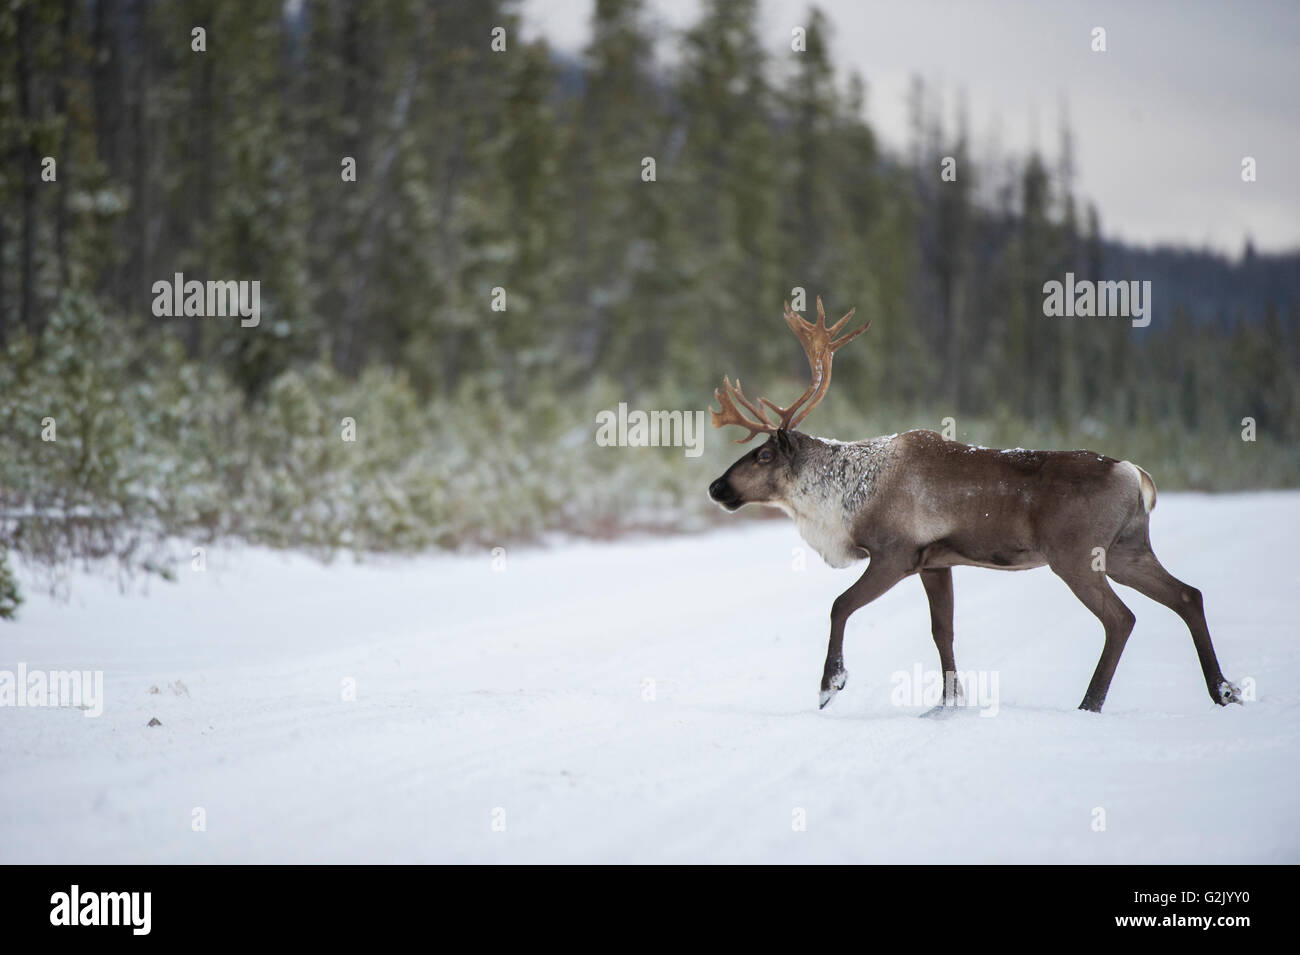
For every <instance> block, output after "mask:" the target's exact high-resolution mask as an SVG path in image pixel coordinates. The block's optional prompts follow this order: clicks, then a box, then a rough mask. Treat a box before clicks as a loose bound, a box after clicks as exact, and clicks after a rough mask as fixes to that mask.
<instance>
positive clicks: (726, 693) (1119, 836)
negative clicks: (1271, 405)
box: [0, 493, 1300, 863]
mask: <svg viewBox="0 0 1300 955" xmlns="http://www.w3.org/2000/svg"><path fill="white" fill-rule="evenodd" d="M739 524H740V522H738V525H739ZM1298 527H1300V493H1285V494H1255V495H1241V496H1227V497H1201V496H1190V495H1176V494H1162V495H1161V496H1160V503H1159V507H1158V508H1157V510H1156V512H1155V513H1154V515H1153V529H1152V536H1153V540H1154V544H1155V548H1156V551H1157V553H1158V554H1160V555H1161V557H1162V559H1163V560H1164V562H1165V564H1166V565H1167V566H1168V567H1169V568H1170V570H1171V571H1173V572H1174V573H1175V574H1176V575H1178V576H1179V577H1182V578H1183V579H1185V580H1187V581H1189V582H1191V583H1193V584H1195V585H1196V586H1198V587H1200V588H1201V589H1202V590H1203V591H1204V593H1205V601H1206V608H1207V613H1208V617H1209V621H1210V627H1211V631H1212V633H1213V636H1214V641H1215V646H1216V648H1217V650H1218V653H1219V658H1220V660H1221V661H1222V663H1223V668H1224V671H1225V673H1227V675H1228V676H1229V677H1230V678H1232V679H1235V680H1237V681H1238V682H1240V681H1241V680H1242V679H1243V678H1246V677H1250V678H1253V679H1254V681H1255V685H1256V692H1257V694H1258V701H1257V702H1254V703H1251V704H1248V705H1246V706H1241V707H1233V708H1229V709H1220V708H1218V707H1215V706H1213V705H1212V704H1211V703H1210V701H1209V698H1208V696H1207V694H1206V692H1205V688H1204V685H1203V683H1202V681H1201V674H1200V670H1199V668H1198V666H1197V662H1196V655H1195V652H1194V651H1193V648H1192V642H1191V638H1190V637H1189V636H1188V634H1187V631H1186V629H1185V628H1184V627H1183V625H1182V623H1181V621H1179V620H1178V618H1177V617H1175V616H1174V614H1173V613H1171V612H1170V611H1168V610H1166V609H1165V608H1163V607H1161V606H1159V605H1157V604H1154V603H1151V602H1150V601H1148V600H1146V599H1145V598H1143V597H1141V596H1139V595H1138V594H1136V593H1134V592H1132V591H1129V590H1126V589H1122V588H1121V589H1120V594H1121V596H1122V598H1123V599H1124V600H1125V602H1126V603H1128V605H1129V606H1130V607H1131V608H1132V609H1133V610H1134V612H1135V613H1136V614H1137V617H1138V623H1137V627H1136V629H1135V630H1134V633H1133V636H1132V638H1131V639H1130V641H1129V644H1128V648H1127V650H1126V651H1125V654H1124V658H1123V659H1122V660H1121V662H1120V665H1119V670H1118V673H1117V675H1116V678H1115V682H1114V684H1113V685H1112V687H1111V692H1110V697H1109V699H1108V700H1107V703H1106V709H1105V712H1104V713H1103V714H1102V715H1101V716H1096V715H1092V714H1087V713H1081V712H1079V711H1077V710H1076V709H1075V707H1076V706H1077V705H1078V703H1079V700H1080V699H1081V698H1082V696H1083V691H1084V688H1085V687H1086V686H1087V683H1088V679H1089V677H1090V676H1091V674H1092V669H1093V666H1094V665H1095V664H1096V662H1097V656H1098V654H1099V652H1100V649H1101V627H1100V625H1099V624H1098V623H1097V622H1096V621H1095V620H1094V619H1093V618H1092V617H1091V616H1090V615H1089V614H1088V612H1087V611H1086V610H1085V609H1084V608H1083V607H1082V605H1080V604H1079V603H1078V602H1077V601H1075V600H1074V598H1073V597H1072V596H1071V595H1070V594H1069V592H1068V591H1067V590H1066V588H1065V585H1064V584H1062V583H1061V582H1060V581H1059V580H1058V579H1056V578H1055V577H1054V576H1052V574H1051V573H1050V572H1049V571H1047V570H1036V571H1030V572H1027V573H999V572H996V571H991V570H975V569H967V568H962V569H958V570H957V572H956V594H957V625H956V629H957V663H958V667H959V668H962V669H972V670H975V669H979V670H985V671H991V672H993V673H996V675H997V677H998V689H999V700H998V708H997V715H996V716H994V717H992V718H982V717H980V716H979V715H978V712H977V711H975V710H967V711H963V712H960V713H958V714H955V715H953V716H950V717H948V718H943V719H934V718H921V714H922V713H924V712H925V711H926V707H925V706H924V705H915V706H910V707H901V706H897V705H894V704H893V703H892V702H891V695H892V693H893V691H894V683H893V682H891V676H892V675H893V674H894V673H895V672H896V671H907V672H909V673H910V672H911V671H912V670H913V668H914V666H915V665H916V664H920V665H922V666H923V667H924V668H925V669H927V670H930V669H933V668H934V667H935V666H936V655H935V651H934V647H933V644H932V643H931V640H930V636H929V624H928V615H927V608H926V602H925V597H924V593H923V591H922V588H921V585H920V582H919V581H918V580H916V579H910V580H906V581H904V582H903V583H902V584H900V585H899V586H898V587H896V588H895V589H894V590H893V591H891V592H890V593H888V594H887V595H885V597H883V598H882V599H880V600H879V601H877V602H876V603H875V604H872V605H871V606H869V607H867V608H864V609H863V610H861V611H859V612H858V614H857V615H856V616H855V617H854V618H853V619H852V621H851V622H850V624H849V630H848V637H847V639H846V644H845V647H846V662H847V664H848V668H849V674H850V676H849V683H848V686H847V688H846V689H845V690H844V691H843V692H842V693H841V694H840V695H839V696H838V697H837V698H836V700H835V701H834V702H833V703H832V704H831V706H830V707H828V708H827V709H826V710H825V711H822V712H819V711H818V710H817V690H818V680H819V678H820V675H821V667H822V659H823V655H824V652H825V644H826V629H827V618H828V613H829V608H830V603H831V601H832V599H833V598H834V596H835V595H836V594H837V593H838V592H839V591H841V590H843V589H844V588H845V587H847V586H848V585H849V584H850V583H852V581H853V580H854V579H856V575H857V573H859V572H860V570H861V568H860V567H859V568H858V569H857V570H854V569H849V570H843V571H832V570H830V569H828V568H826V567H825V566H824V565H822V564H821V561H820V559H819V558H817V557H816V556H815V555H810V557H809V560H808V565H807V569H806V570H803V571H798V570H795V569H793V567H794V564H795V554H794V549H795V548H797V547H800V546H801V542H800V541H799V539H798V537H797V535H796V534H795V531H794V528H793V527H792V525H790V524H789V523H787V522H785V521H780V522H771V523H762V524H754V523H747V524H744V525H743V526H738V527H737V528H736V529H734V530H727V531H722V532H716V533H712V534H708V535H704V536H698V537H678V538H671V539H654V540H638V541H635V542H624V543H618V544H612V545H596V544H580V545H567V546H563V547H557V548H554V549H550V550H520V551H512V552H511V553H509V554H508V555H507V556H506V566H505V569H504V570H502V571H495V570H493V564H492V558H491V557H490V556H488V555H484V556H482V557H477V558H472V557H444V556H437V557H429V558H423V559H419V560H412V561H400V562H380V563H371V564H366V565H356V564H354V563H352V562H351V561H350V560H349V561H344V562H339V563H336V564H334V565H333V566H328V567H326V566H321V565H319V564H316V563H314V562H312V561H311V560H309V559H307V558H304V557H299V556H284V555H280V554H274V553H270V552H266V551H260V550H252V551H250V550H238V551H235V550H231V551H224V552H221V553H215V554H214V553H210V554H209V555H208V567H207V570H206V571H205V572H203V573H196V572H193V571H191V570H190V569H189V568H188V566H186V567H185V568H184V569H183V570H182V572H181V580H180V582H179V583H178V584H176V585H169V584H164V583H159V582H155V583H153V584H152V585H151V586H150V588H149V590H150V592H149V593H148V594H147V595H145V594H141V593H138V592H137V593H133V594H129V595H126V596H123V595H121V594H119V593H118V591H117V589H116V588H115V587H114V586H113V585H112V584H109V583H107V582H105V581H102V580H99V579H94V578H85V577H77V578H75V579H74V581H73V587H72V594H73V596H72V599H71V601H70V602H57V601H52V600H50V599H49V598H48V597H43V596H41V595H40V594H38V593H35V592H33V589H32V588H31V587H30V586H29V587H28V603H27V604H26V605H25V606H24V608H23V612H22V618H21V620H20V622H18V623H17V624H16V625H0V670H4V669H9V670H14V669H16V667H17V665H18V664H19V663H20V662H21V663H25V664H26V665H27V667H28V668H29V670H31V669H39V668H43V669H46V670H55V669H68V668H78V669H102V670H103V671H104V687H105V695H106V705H105V708H104V713H103V715H102V716H101V717H99V718H86V717H85V716H84V715H83V713H82V712H81V711H79V710H76V709H72V708H8V707H6V708H0V862H212V861H219V862H243V861H258V862H294V861H312V862H315V861H426V862H439V861H486V862H507V861H512V862H513V861H611V862H622V861H645V862H671V861H737V862H756V861H792V862H828V861H835V862H849V861H891V862H918V863H919V862H971V861H998V862H1058V861H1082V862H1157V861H1159V862H1210V861H1224V862H1229V861H1230V862H1298V861H1300V785H1298V784H1300V643H1298V642H1297V639H1296V637H1297V629H1298V628H1297V625H1296V622H1295V621H1296V619H1297V616H1298V615H1300V592H1298V589H1297V586H1296V564H1295V562H1294V560H1293V559H1291V558H1290V557H1287V556H1285V555H1287V554H1289V548H1290V546H1291V545H1292V543H1293V540H1294V535H1295V532H1296V529H1297V528H1298ZM1277 555H1283V556H1277ZM1270 560H1271V561H1272V562H1271V563H1267V562H1268V561H1270ZM349 679H350V680H354V681H355V686H356V699H355V700H353V701H348V700H345V699H344V698H343V697H344V693H343V690H342V687H343V685H344V681H345V680H349ZM651 681H652V682H651ZM153 687H157V688H158V692H157V693H153V692H151V688H153ZM153 717H156V718H157V719H159V720H160V721H161V723H162V725H161V726H155V727H149V726H147V725H146V724H148V723H149V721H150V719H151V718H153ZM196 808H201V809H202V810H203V812H204V815H205V817H206V829H205V830H204V831H197V832H196V831H193V827H192V820H193V819H194V818H195V815H194V810H195V809H196ZM1099 809H1100V810H1102V811H1104V824H1105V827H1104V830H1101V831H1098V830H1097V829H1096V828H1094V827H1095V826H1096V825H1097V820H1100V819H1102V816H1101V814H1100V813H1098V812H1097V810H1099ZM800 820H803V821H804V822H805V824H806V826H805V827H803V828H801V827H800V826H799V825H798V823H799V821H800ZM494 823H495V825H494ZM502 823H504V831H501V824H502Z"/></svg>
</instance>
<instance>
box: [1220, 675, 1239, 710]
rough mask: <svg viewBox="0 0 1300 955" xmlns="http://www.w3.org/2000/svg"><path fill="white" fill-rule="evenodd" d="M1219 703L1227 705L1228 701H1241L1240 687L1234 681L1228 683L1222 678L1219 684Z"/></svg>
mask: <svg viewBox="0 0 1300 955" xmlns="http://www.w3.org/2000/svg"><path fill="white" fill-rule="evenodd" d="M1218 702H1219V705H1220V706H1227V705H1228V704H1229V703H1240V702H1241V688H1240V687H1238V686H1237V685H1236V684H1235V683H1229V682H1228V681H1227V680H1224V681H1223V682H1222V683H1220V684H1219V700H1218Z"/></svg>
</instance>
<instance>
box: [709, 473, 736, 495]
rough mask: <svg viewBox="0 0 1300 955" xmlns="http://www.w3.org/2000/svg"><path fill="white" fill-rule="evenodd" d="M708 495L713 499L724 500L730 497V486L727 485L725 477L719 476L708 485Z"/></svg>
mask: <svg viewBox="0 0 1300 955" xmlns="http://www.w3.org/2000/svg"><path fill="white" fill-rule="evenodd" d="M709 497H711V498H713V500H715V501H725V500H727V498H729V497H731V488H729V487H727V479H726V478H724V477H720V478H718V479H717V480H716V481H714V482H713V483H712V484H710V485H709Z"/></svg>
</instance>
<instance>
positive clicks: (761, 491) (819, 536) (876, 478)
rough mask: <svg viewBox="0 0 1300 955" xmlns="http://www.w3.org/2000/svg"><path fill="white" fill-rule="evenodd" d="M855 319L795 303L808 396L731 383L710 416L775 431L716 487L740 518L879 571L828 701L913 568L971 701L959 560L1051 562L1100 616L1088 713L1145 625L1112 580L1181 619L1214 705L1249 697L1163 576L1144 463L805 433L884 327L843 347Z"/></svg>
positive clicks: (841, 608)
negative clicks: (869, 618) (847, 357)
mask: <svg viewBox="0 0 1300 955" xmlns="http://www.w3.org/2000/svg"><path fill="white" fill-rule="evenodd" d="M853 312H854V310H850V311H849V313H848V314H847V315H845V316H844V317H843V318H841V319H840V320H839V321H838V322H836V323H835V324H834V325H833V326H831V327H830V328H827V327H826V313H825V311H824V309H823V308H822V302H821V298H820V297H818V299H817V322H816V323H815V324H814V323H812V322H808V321H805V320H804V319H803V318H802V317H801V316H799V315H797V314H795V313H794V312H792V311H791V310H790V305H789V303H786V306H785V321H786V324H787V325H789V326H790V330H791V331H792V332H794V334H795V337H797V338H798V339H799V342H800V344H802V345H803V349H804V353H805V354H806V355H807V356H808V365H809V368H810V369H811V372H812V381H811V383H810V384H809V385H808V388H807V389H806V390H805V391H804V393H803V394H802V395H800V396H799V398H798V399H797V400H796V401H795V402H794V403H793V404H791V405H790V406H789V407H786V408H782V407H780V406H778V405H776V404H774V403H772V402H771V401H769V400H767V399H766V398H759V399H758V402H757V403H755V402H751V401H750V400H749V399H748V398H746V397H745V393H744V392H743V391H742V390H741V386H740V379H736V383H735V384H734V385H733V384H732V383H731V380H730V379H729V378H727V377H726V376H724V377H723V388H722V389H721V390H715V391H714V393H713V394H714V397H715V398H716V399H717V400H718V402H719V403H720V405H721V406H722V410H721V411H714V410H713V409H712V408H710V409H709V413H710V415H711V416H712V421H713V426H714V427H715V428H722V427H724V426H726V425H739V426H740V427H742V428H746V429H748V431H749V434H748V436H746V437H743V438H738V439H737V443H738V444H739V443H745V442H748V441H751V440H753V438H754V437H755V436H757V435H759V434H765V435H768V439H767V441H766V442H764V443H763V444H762V445H760V446H759V447H757V448H755V449H754V450H752V451H750V452H749V453H748V454H746V455H745V456H744V457H742V458H740V459H739V460H738V461H736V463H735V464H733V465H732V466H731V467H730V468H728V469H727V472H726V473H725V474H723V475H722V477H720V478H718V479H717V480H716V481H714V482H713V483H712V484H711V485H710V486H709V496H710V497H711V498H712V499H713V500H714V501H715V502H717V503H718V504H720V505H721V506H722V507H723V508H725V509H726V510H728V511H735V510H737V509H738V508H740V507H742V506H743V505H745V504H763V505H768V506H772V507H778V508H780V509H781V510H783V511H785V513H786V514H787V515H789V516H790V517H791V518H793V519H794V522H795V524H796V526H797V527H798V529H799V533H800V535H801V536H802V537H803V539H804V540H805V541H806V542H807V543H808V544H809V545H810V546H811V547H812V548H813V549H814V550H816V551H817V552H818V553H819V554H820V555H821V556H822V559H823V560H825V561H826V563H828V564H830V565H831V566H832V567H848V566H849V565H850V564H852V563H853V562H855V561H859V560H864V559H867V558H870V563H869V564H868V565H867V569H866V572H865V573H863V575H862V576H861V577H860V578H859V579H858V581H857V583H855V584H854V585H853V586H852V587H850V588H849V589H848V590H846V591H844V593H842V594H840V595H839V597H837V598H836V600H835V603H834V604H833V605H832V606H831V633H830V644H829V646H828V647H827V648H826V665H825V667H824V669H823V671H822V682H821V695H820V707H821V708H823V709H824V708H825V707H826V704H828V703H829V702H830V701H831V700H832V699H834V697H835V694H836V693H838V692H839V691H840V690H842V689H844V684H845V682H846V681H847V679H848V673H847V671H846V670H845V669H844V654H843V647H844V626H845V624H846V623H847V622H848V619H849V617H850V616H851V615H852V614H853V612H854V611H856V610H858V609H859V608H861V607H864V606H866V605H867V604H869V603H870V602H871V601H873V600H875V599H876V598H877V597H879V596H880V595H881V594H883V593H885V592H886V591H887V590H889V589H890V588H892V587H893V586H894V585H895V584H897V583H898V582H899V581H900V580H902V579H903V578H904V577H909V576H911V575H913V574H918V575H919V576H920V578H921V584H922V586H923V587H924V588H925V593H926V596H927V597H928V598H929V601H930V625H931V632H932V634H933V636H934V642H935V645H936V646H937V647H938V649H939V662H940V665H941V666H942V667H943V673H944V681H943V684H944V694H943V704H942V705H945V706H948V705H957V704H958V703H960V702H961V693H960V685H959V684H958V683H957V674H956V664H955V663H954V661H953V648H952V647H953V628H952V612H953V592H952V568H953V567H955V566H958V565H970V566H975V567H990V568H994V569H997V570H1028V569H1030V568H1032V567H1041V566H1043V565H1044V564H1046V565H1047V566H1048V567H1050V568H1051V569H1052V571H1053V572H1054V573H1055V574H1056V575H1057V576H1059V577H1060V578H1061V579H1062V580H1064V581H1065V583H1066V586H1068V587H1069V588H1070V590H1071V591H1073V592H1074V595H1075V596H1076V597H1078V598H1079V600H1080V601H1081V602H1082V603H1083V605H1084V606H1085V607H1087V608H1088V609H1089V610H1090V611H1092V613H1093V614H1094V615H1096V617H1097V618H1098V619H1099V620H1100V621H1101V624H1102V626H1103V627H1104V628H1105V633H1106V643H1105V647H1104V648H1103V650H1102V653H1101V660H1100V661H1099V662H1098V663H1097V669H1096V671H1095V672H1094V673H1093V675H1092V682H1091V683H1089V684H1088V690H1087V692H1086V693H1085V694H1084V697H1083V702H1082V703H1081V704H1079V708H1080V709H1082V710H1090V711H1092V712H1100V711H1101V707H1102V703H1104V702H1105V700H1106V692H1107V690H1109V689H1110V681H1111V678H1112V677H1113V676H1114V675H1115V666H1116V664H1118V663H1119V657H1120V654H1121V653H1122V652H1123V651H1124V644H1125V642H1126V641H1127V640H1128V635H1129V632H1130V631H1132V629H1133V623H1134V616H1133V613H1132V611H1130V610H1129V609H1128V607H1126V606H1124V604H1123V602H1121V601H1120V599H1119V597H1117V596H1116V595H1115V591H1114V590H1112V589H1111V586H1110V582H1109V581H1108V580H1107V578H1108V577H1109V578H1110V580H1114V581H1116V582H1117V583H1121V584H1124V585H1126V586H1129V587H1132V588H1133V589H1134V590H1136V591H1138V592H1139V593H1142V594H1145V595H1146V596H1148V597H1150V598H1151V599H1153V600H1156V601H1158V602H1160V603H1162V604H1164V605H1165V606H1166V607H1168V608H1170V609H1171V610H1173V611H1174V612H1175V613H1176V614H1178V616H1180V617H1182V619H1183V622H1184V623H1186V624H1187V627H1188V629H1189V630H1190V631H1191V634H1192V642H1193V644H1194V645H1195V646H1196V653H1197V656H1198V657H1200V661H1201V671H1202V673H1203V674H1204V675H1205V685H1206V687H1207V688H1208V689H1209V692H1210V699H1212V700H1213V701H1214V702H1215V703H1217V704H1219V705H1221V706H1223V705H1227V704H1228V703H1239V702H1241V696H1240V691H1239V690H1238V688H1237V687H1236V686H1234V685H1233V684H1231V683H1229V682H1228V681H1227V680H1226V679H1224V677H1223V673H1222V672H1221V671H1220V670H1219V661H1218V660H1217V659H1216V658H1215V655H1214V646H1213V644H1212V643H1211V642H1210V631H1209V629H1208V628H1207V626H1206V624H1205V613H1204V610H1203V609H1202V601H1201V592H1200V591H1199V590H1197V589H1196V588H1195V587H1192V586H1189V585H1188V584H1185V583H1183V582H1182V581H1180V580H1178V579H1177V578H1176V577H1174V576H1173V575H1171V574H1170V573H1169V572H1168V571H1167V570H1165V569H1164V567H1162V566H1161V564H1160V561H1159V560H1157V559H1156V555H1155V554H1154V553H1153V552H1152V550H1151V541H1150V538H1149V536H1148V525H1149V522H1150V514H1151V511H1152V509H1153V508H1154V507H1155V505H1156V486H1155V482H1154V481H1152V480H1151V475H1149V474H1147V472H1146V471H1144V470H1142V469H1141V468H1140V467H1138V466H1137V465H1136V464H1133V463H1132V462H1131V461H1117V460H1115V459H1114V458H1109V457H1106V456H1105V455H1102V454H1097V453H1095V452H1093V451H1026V450H1023V449H1020V448H1017V449H1015V450H1010V451H999V450H993V449H990V448H981V447H972V446H970V445H966V444H961V443H959V442H957V441H952V440H948V439H946V438H944V437H943V436H941V435H939V434H937V433H936V432H934V431H908V432H905V433H903V434H893V435H888V436H885V437H878V438H870V439H868V440H866V441H856V442H853V443H845V442H842V441H835V440H831V439H828V438H818V437H814V436H812V435H810V434H804V433H803V432H800V431H797V430H795V427H796V426H797V425H798V424H799V423H800V422H801V421H803V420H804V418H806V417H808V414H809V412H811V411H812V410H813V409H814V408H816V407H817V405H818V404H819V403H820V402H821V400H822V398H824V397H825V396H826V391H827V389H828V388H829V387H830V383H831V360H832V358H833V357H834V355H835V352H836V351H838V350H839V349H841V348H843V347H844V346H845V345H846V344H848V343H849V342H851V341H852V340H853V339H855V338H857V337H858V336H859V335H861V334H862V333H863V332H865V331H866V330H867V329H868V328H869V327H870V326H871V323H870V322H867V324H866V325H863V326H862V327H861V328H859V329H857V330H856V331H852V332H849V333H847V334H846V335H844V336H843V337H841V338H836V337H835V336H836V335H838V334H839V332H840V330H841V329H842V328H843V327H844V326H845V324H846V323H847V322H848V321H849V319H850V318H852V316H853ZM737 402H739V403H740V405H741V407H743V408H744V409H745V411H747V412H748V413H749V414H748V415H746V414H745V413H744V412H742V411H741V410H740V409H739V408H737V406H736V403H737ZM768 410H770V411H771V412H773V413H774V414H775V416H776V419H777V420H776V421H773V420H772V419H771V418H769V417H768ZM1099 548H1100V549H1099Z"/></svg>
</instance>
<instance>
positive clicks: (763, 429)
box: [709, 375, 777, 444]
mask: <svg viewBox="0 0 1300 955" xmlns="http://www.w3.org/2000/svg"><path fill="white" fill-rule="evenodd" d="M722 384H723V386H724V387H725V389H726V390H725V391H719V390H718V389H717V388H714V389H713V397H715V398H717V399H718V404H720V405H722V410H721V411H714V410H713V409H712V408H710V409H709V414H710V415H711V416H712V418H713V426H714V427H715V428H721V427H723V426H724V425H728V424H738V425H740V426H741V427H742V428H748V429H749V434H748V436H746V437H744V438H737V439H736V444H744V443H745V442H747V441H753V440H754V435H756V434H776V430H777V425H774V424H772V422H770V421H768V420H767V415H766V414H764V412H763V409H762V408H759V407H757V406H755V405H754V404H753V402H751V401H750V400H749V399H748V398H746V397H745V393H744V392H743V391H741V390H740V379H739V378H737V379H736V383H735V384H734V385H733V384H732V383H731V379H730V378H728V377H727V376H726V375H723V376H722ZM733 396H734V397H735V399H736V401H739V402H740V403H741V404H742V405H744V406H745V407H746V408H748V409H749V411H750V412H751V413H752V414H753V415H754V418H757V419H758V420H754V418H746V417H745V415H744V414H743V413H742V412H741V411H740V409H739V408H737V407H736V405H735V403H734V402H733V401H732V400H731V399H732V397H733ZM760 400H761V399H760Z"/></svg>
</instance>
